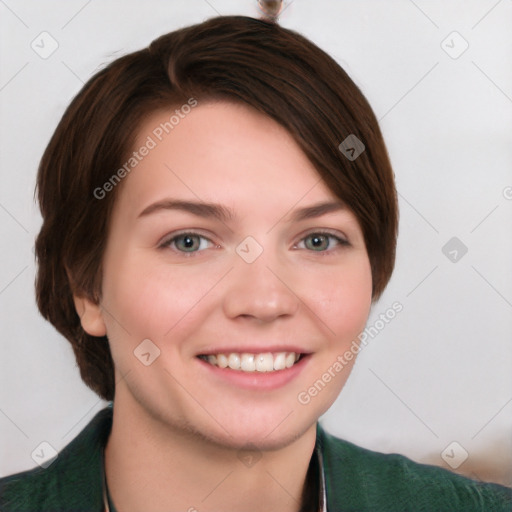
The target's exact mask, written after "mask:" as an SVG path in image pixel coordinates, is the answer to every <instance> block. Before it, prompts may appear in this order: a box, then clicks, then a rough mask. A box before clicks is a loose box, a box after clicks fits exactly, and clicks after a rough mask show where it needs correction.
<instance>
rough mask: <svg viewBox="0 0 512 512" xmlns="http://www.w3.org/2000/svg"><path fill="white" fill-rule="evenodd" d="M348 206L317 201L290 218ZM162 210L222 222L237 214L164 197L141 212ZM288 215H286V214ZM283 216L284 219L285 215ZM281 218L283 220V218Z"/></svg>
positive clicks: (143, 214) (316, 215) (298, 210)
mask: <svg viewBox="0 0 512 512" xmlns="http://www.w3.org/2000/svg"><path fill="white" fill-rule="evenodd" d="M346 209H347V207H346V205H345V204H344V203H343V202H342V201H329V202H322V203H317V204H314V205H311V206H306V207H304V208H299V209H297V210H295V211H294V212H293V214H292V217H291V219H290V221H291V222H300V221H303V220H307V219H313V218H316V217H321V216H322V215H326V214H328V213H333V212H337V211H341V210H346ZM162 210H181V211H184V212H188V213H191V214H193V215H196V216H198V217H204V218H209V217H213V218H215V219H217V220H220V221H222V222H228V221H230V220H232V219H233V218H234V217H235V215H234V213H233V211H232V210H231V209H229V208H226V207H225V206H222V205H220V204H215V203H205V202H203V201H184V200H179V199H164V200H162V201H158V202H156V203H152V204H150V205H149V206H147V207H146V208H145V209H144V210H143V211H142V212H141V213H140V214H139V218H140V217H145V216H147V215H151V214H152V213H155V212H159V211H162ZM285 216H286V215H285ZM285 216H283V217H282V219H283V218H284V217H285ZM282 219H281V220H282Z"/></svg>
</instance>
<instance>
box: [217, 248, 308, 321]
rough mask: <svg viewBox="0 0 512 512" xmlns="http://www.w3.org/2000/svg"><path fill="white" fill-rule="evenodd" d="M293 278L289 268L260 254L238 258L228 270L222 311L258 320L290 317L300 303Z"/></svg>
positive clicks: (226, 313) (234, 316)
mask: <svg viewBox="0 0 512 512" xmlns="http://www.w3.org/2000/svg"><path fill="white" fill-rule="evenodd" d="M293 280H294V278H293V277H292V275H291V272H290V268H289V267H288V268H286V267H283V266H278V265H277V264H276V262H269V261H268V260H267V259H266V258H264V257H263V256H260V257H259V258H258V259H257V260H256V261H254V262H252V263H246V262H245V261H242V260H241V259H240V260H239V261H237V262H236V264H235V268H234V269H233V271H232V272H230V273H229V283H228V287H227V290H226V293H225V295H224V300H223V309H224V313H225V315H226V316H227V317H228V318H232V319H235V318H247V319H253V320H254V321H258V322H260V323H268V322H272V321H274V320H276V319H278V318H286V317H292V316H293V315H295V314H296V313H297V311H298V309H299V306H300V299H299V298H298V297H297V295H296V294H295V292H294V282H293ZM295 285H296V283H295Z"/></svg>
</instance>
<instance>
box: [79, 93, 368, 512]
mask: <svg viewBox="0 0 512 512" xmlns="http://www.w3.org/2000/svg"><path fill="white" fill-rule="evenodd" d="M168 119H169V113H168V112H158V113H155V114H153V115H152V116H150V117H149V118H148V119H147V120H146V121H145V123H144V124H143V126H142V127H141V128H140V131H139V137H138V140H137V143H136V148H139V147H140V146H141V145H142V144H144V142H145V141H146V140H147V137H148V135H151V134H152V132H153V130H154V129H155V127H157V126H159V124H160V123H162V122H165V121H167V120H168ZM153 138H155V137H154V136H153ZM155 140H156V139H155ZM156 142H158V143H157V145H156V147H155V148H154V149H151V151H150V152H149V154H148V155H147V156H146V157H145V158H144V159H143V160H142V161H141V162H140V163H139V164H138V166H137V167H136V169H134V170H133V171H132V172H131V174H130V175H129V176H127V177H126V178H125V179H124V182H123V183H122V184H121V187H122V188H121V189H120V190H118V193H119V195H118V197H117V198H116V203H115V206H114V210H113V213H112V218H111V223H110V230H109V235H108V241H107V247H106V250H105V254H104V261H103V282H102V290H101V301H100V303H99V304H95V303H94V302H92V301H90V300H88V299H86V298H83V297H79V296H76V297H75V304H76V307H77V311H78V313H79V315H80V317H81V320H82V326H83V327H84V329H85V330H86V331H87V332H88V333H89V334H92V335H95V336H102V335H105V334H106V335H107V336H108V339H109V343H110V346H111V351H112V356H113V359H114V362H115V371H116V393H115V402H114V420H113V427H112V432H111V435H110V437H109V440H108V444H107V447H106V451H105V466H106V476H107V482H108V487H109V491H110V494H111V496H112V499H113V501H114V503H115V505H116V508H117V509H118V512H135V511H140V510H145V511H147V512H156V511H166V512H169V511H186V510H189V509H190V510H193V508H192V507H195V508H196V509H197V510H198V511H200V512H208V511H212V512H213V511H219V510H223V511H225V512H229V511H233V512H234V511H235V510H236V511H237V512H249V511H251V512H255V511H268V510H281V511H285V512H286V511H289V512H292V511H294V512H297V511H298V510H300V500H301V494H302V491H303V488H304V483H305V477H306V472H307V469H308V465H309V462H310V459H311V456H312V453H313V449H314V445H315V438H316V422H317V420H318V418H319V416H320V415H321V414H323V413H324V412H325V411H326V410H327V409H328V408H329V407H330V405H331V404H332V403H333V401H334V400H335V399H336V397H337V396H338V393H339V392H340V390H341V388H342V387H343V385H344V383H345V381H346V379H347V377H348V375H349V372H350V369H351V368H350V366H347V367H345V368H344V369H343V371H340V372H339V373H338V374H337V375H336V377H335V378H333V379H332V380H331V381H330V382H329V384H328V385H327V386H326V387H325V389H323V390H322V391H321V392H320V393H319V394H318V395H317V396H315V397H314V399H312V400H311V402H310V403H308V404H307V405H304V404H302V403H300V402H299V401H298V399H297V396H298V394H299V393H300V392H302V391H304V390H307V389H308V388H310V387H311V386H312V384H313V383H314V382H315V381H317V380H318V379H319V378H320V377H321V375H322V374H323V373H324V372H325V371H326V369H327V368H329V367H332V365H333V363H334V362H335V361H336V357H337V356H338V355H339V354H342V353H343V352H345V350H347V349H348V348H349V347H350V344H351V343H352V341H353V340H354V339H356V338H357V335H358V334H359V333H360V332H361V331H362V330H363V329H364V326H365V323H366V320H367V317H368V314H369V310H370V305H371V288H372V280H371V269H370V263H369V259H368V255H367V252H366V248H365V244H364V238H363V233H362V231H361V229H360V226H359V224H358V222H357V219H356V218H355V216H354V215H353V214H352V213H351V212H350V211H349V210H348V209H347V208H346V207H344V206H343V204H342V203H341V201H340V200H339V199H338V198H337V197H336V196H334V195H333V193H332V192H331V191H330V190H329V189H328V188H327V186H326V185H325V184H324V183H323V181H321V180H320V177H319V175H318V174H317V172H316V171H315V169H314V167H313V166H312V164H311V163H310V162H309V160H308V159H307V158H306V156H305V155H304V153H303V152H302V151H301V150H300V148H299V146H298V145H297V144H296V143H295V141H294V140H293V138H292V137H291V136H290V134H289V133H288V132H287V131H286V130H285V129H283V128H282V127H281V126H279V125H278V124H277V123H275V122H274V121H273V120H271V119H269V118H268V117H266V116H263V115H262V114H260V113H257V112H256V111H254V110H252V109H250V108H248V107H246V106H242V105H236V104H231V103H226V102H210V103H205V104H203V103H201V102H200V103H199V105H198V106H197V107H195V108H194V109H193V110H192V111H191V113H189V114H188V115H187V116H186V117H185V118H184V119H182V120H181V121H180V123H179V125H177V126H175V127H174V129H173V130H172V132H171V133H169V134H168V135H165V136H164V137H163V139H162V141H158V140H156ZM171 201H173V203H172V204H171V203H170V202H171ZM176 201H184V202H194V203H200V204H204V203H208V204H212V205H217V206H218V207H221V208H223V209H225V210H229V211H230V213H231V217H230V218H228V217H225V218H220V217H217V216H216V215H215V214H213V213H212V210H211V209H209V210H208V211H207V212H206V214H207V215H201V214H200V213H201V212H200V211H198V208H197V207H196V208H195V210H194V212H192V211H190V208H188V209H183V208H178V207H177V206H179V205H177V203H176ZM321 203H322V204H323V203H334V206H331V207H329V208H326V209H324V210H322V211H320V210H317V211H316V212H314V211H311V210H309V215H305V213H308V211H305V210H304V209H305V208H309V207H312V206H314V205H319V204H321ZM155 205H156V206H155ZM300 213H302V214H303V215H302V218H300V216H299V214H300ZM184 232H185V233H189V235H188V236H189V237H188V238H187V237H186V236H184V235H183V233H184ZM325 232H327V234H326V235H325V234H324V235H323V236H322V235H321V234H322V233H325ZM178 234H181V235H182V236H181V237H177V238H176V236H177V235H178ZM319 234H320V236H319ZM248 236H250V237H252V239H254V240H255V241H256V242H257V243H258V244H259V247H261V248H262V249H263V252H262V253H261V254H260V255H259V257H257V258H256V259H255V260H254V261H253V262H251V263H248V262H247V257H246V259H244V257H243V256H245V255H246V254H247V255H248V256H253V255H255V254H257V253H256V252H255V251H256V250H257V249H258V246H256V245H254V242H253V241H252V239H251V240H249V242H247V241H246V242H244V243H243V244H242V245H241V246H240V245H239V244H240V243H241V242H242V241H244V240H245V239H246V237H248ZM344 242H346V243H344ZM245 244H247V245H245ZM237 247H238V252H237ZM145 339H149V340H151V343H152V344H154V345H155V346H157V347H158V349H159V350H160V355H159V357H157V358H156V359H155V360H154V362H152V363H151V364H150V365H148V366H146V365H144V364H142V363H141V361H140V360H139V359H138V358H137V357H136V356H135V355H134V350H136V348H137V347H138V346H139V344H140V343H141V342H142V340H145ZM149 346H150V347H152V346H153V345H149ZM150 350H154V349H152V348H151V349H150ZM147 351H148V350H147V349H146V351H145V352H146V353H147ZM221 352H222V353H226V354H229V353H251V354H256V355H258V354H268V353H271V354H273V355H274V357H276V353H278V352H285V353H293V352H295V353H297V354H302V357H301V359H299V360H298V362H297V363H295V364H294V365H293V366H292V367H291V368H287V369H281V370H280V369H278V370H275V371H268V372H258V371H252V372H244V371H242V370H237V369H230V368H220V367H219V366H214V365H212V364H210V363H208V362H206V361H205V360H203V359H202V358H199V357H198V356H200V355H202V356H206V355H211V354H218V353H221ZM256 357H257V356H256ZM292 357H293V356H292ZM352 362H353V361H352ZM249 443H250V445H251V449H252V450H254V449H256V450H257V452H253V453H257V454H258V456H261V458H259V460H257V462H256V463H254V464H253V465H250V466H248V465H246V464H244V463H242V458H241V454H243V453H246V450H247V449H248V447H247V445H248V444H249ZM255 447H257V448H255Z"/></svg>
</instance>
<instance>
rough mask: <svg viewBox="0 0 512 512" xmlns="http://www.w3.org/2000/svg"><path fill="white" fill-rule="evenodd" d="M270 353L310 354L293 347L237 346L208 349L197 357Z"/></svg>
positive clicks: (307, 351)
mask: <svg viewBox="0 0 512 512" xmlns="http://www.w3.org/2000/svg"><path fill="white" fill-rule="evenodd" d="M267 352H272V353H274V354H276V353H278V352H294V353H296V354H310V353H311V351H309V350H304V349H302V348H299V347H297V346H295V345H267V346H254V345H249V346H245V345H244V346H242V347H240V346H237V347H219V348H212V349H210V348H208V349H204V350H203V351H201V352H198V353H197V355H198V356H208V355H211V354H232V353H235V354H264V353H267Z"/></svg>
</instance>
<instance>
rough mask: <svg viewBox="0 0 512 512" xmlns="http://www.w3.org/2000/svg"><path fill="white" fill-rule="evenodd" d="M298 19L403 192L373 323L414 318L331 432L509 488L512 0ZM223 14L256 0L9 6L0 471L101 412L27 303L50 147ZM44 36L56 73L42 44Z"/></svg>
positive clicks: (333, 416) (330, 2) (24, 1)
mask: <svg viewBox="0 0 512 512" xmlns="http://www.w3.org/2000/svg"><path fill="white" fill-rule="evenodd" d="M286 4H287V6H286V9H285V11H284V13H283V14H282V16H281V20H280V23H281V24H282V25H283V26H286V27H289V28H293V29H295V30H297V31H299V32H301V33H303V34H304V35H306V36H307V37H309V38H311V39H312V40H313V41H314V42H316V43H317V44H318V45H319V46H320V47H322V48H323V49H325V50H326V51H327V52H328V53H330V54H331V55H332V56H333V57H334V58H335V59H336V60H337V61H338V62H339V63H340V64H341V65H342V66H343V67H344V68H345V69H346V71H347V72H348V73H349V74H350V75H351V77H352V78H353V79H354V80H355V82H356V83H357V84H358V85H359V86H360V87H361V89H362V90H363V92H364V94H365V95H366V96H367V98H368V99H369V101H370V103H371V105H372V106H373V108H374V110H375V112H376V115H377V117H378V118H379V119H380V122H381V127H382V130H383V132H384V136H385V138H386V141H387V144H388V148H389V152H390V156H391V160H392V163H393V165H394V169H395V173H396V179H397V187H398V191H399V194H400V207H401V225H400V238H399V247H398V259H397V266H396V271H395V274H394V276H393V278H392V281H391V283H390V285H389V287H388V289H387V291H386V292H385V294H384V296H383V297H382V299H381V300H380V302H379V303H377V304H375V306H374V308H373V312H372V316H371V317H370V320H369V325H372V324H373V323H374V322H375V320H376V319H378V317H379V314H381V313H383V312H385V311H386V310H387V309H388V308H389V307H390V306H391V304H392V303H393V302H395V301H399V302H400V303H401V304H402V305H403V311H402V312H401V313H399V314H398V315H397V316H396V317H395V319H393V320H392V321H391V322H390V323H389V324H387V325H386V326H385V328H384V329H382V330H381V331H380V333H379V335H378V336H377V337H375V338H373V339H371V340H370V342H369V343H368V345H367V346H366V347H365V349H364V350H363V351H362V352H361V354H360V356H359V361H358V363H357V365H356V368H355V370H354V372H353V374H352V376H351V378H350V379H349V382H348V384H347V385H346V387H345V389H344V391H343V392H342V394H341V396H340V398H339V400H338V401H337V402H336V404H335V405H334V406H333V407H332V409H331V410H330V411H329V412H328V413H327V414H326V415H325V416H324V418H323V423H324V426H325V427H326V428H327V429H328V430H329V431H331V432H332V433H334V434H336V435H338V436H340V437H343V438H346V439H348V440H350V441H353V442H356V443H358V444H360V445H362V446H365V447H368V448H371V449H375V450H379V451H383V452H400V453H403V454H406V455H408V456H409V457H411V458H413V459H415V460H418V461H424V462H429V463H434V464H439V465H442V466H444V467H449V465H448V464H447V462H446V460H448V461H450V462H451V463H452V465H454V462H453V461H455V462H456V461H460V460H461V458H462V457H463V455H464V453H465V452H464V450H465V451H466V452H467V453H468V455H469V458H468V459H467V460H466V461H465V462H464V463H463V464H462V465H461V466H460V468H459V469H458V470H459V471H461V472H465V473H467V474H470V475H473V476H474V477H475V478H482V479H491V480H499V481H501V482H505V483H508V484H509V485H512V476H511V475H512V471H511V469H512V455H511V453H512V436H511V434H512V428H511V426H512V385H511V384H512V382H511V381H512V377H511V375H512V374H511V370H512V343H511V341H512V272H511V263H512V236H511V233H512V200H511V199H512V172H511V169H512V166H511V164H512V144H511V133H510V128H511V126H512V124H511V120H512V69H511V65H510V63H511V62H512V59H511V55H512V32H511V31H510V27H511V26H512V23H511V21H512V1H510V0H501V1H496V0H480V1H475V0H473V1H467V0H465V1H462V0H461V1H446V0H432V1H426V0H415V1H414V2H413V1H412V0H386V1H383V0H372V1H370V0H360V1H359V2H354V1H353V0H344V1H339V0H314V1H313V0H295V1H293V2H289V1H288V2H286ZM217 14H246V15H253V16H258V15H259V14H258V10H257V7H256V2H255V1H251V0H236V1H235V0H187V1H184V0H183V1H179V0H172V1H171V0H166V1H157V0H153V1H150V0H146V1H144V2H142V1H136V0H130V1H127V0H124V1H122V2H121V1H114V0H89V1H87V0H68V1H66V2H58V1H49V0H47V1H45V2H38V1H35V0H31V1H28V0H18V1H14V0H0V37H1V50H0V51H1V69H0V113H1V125H0V141H1V147H0V149H1V153H0V158H1V161H0V237H1V240H2V251H1V254H0V322H1V324H0V325H1V344H2V345H1V367H0V371H1V377H0V378H1V386H0V431H1V442H0V443H1V444H0V446H1V457H0V475H6V474H9V473H12V472H14V471H19V470H23V469H27V468H29V467H33V466H34V465H35V463H34V461H33V459H32V458H31V453H32V452H33V450H34V449H36V447H38V446H39V444H40V443H41V442H43V441H46V442H48V443H50V444H51V445H52V446H53V447H55V448H56V449H60V448H62V447H63V446H64V445H66V444H67V443H68V442H69V441H71V439H72V438H73V437H74V436H75V435H77V434H78V432H79V431H80V430H81V429H82V428H83V427H84V426H85V424H86V423H87V421H88V420H89V419H90V418H91V417H92V416H93V415H94V413H95V412H96V411H97V410H99V409H100V408H102V407H104V405H105V403H104V402H102V401H101V400H99V399H98V397H97V396H96V395H94V394H93V393H92V392H91V391H90V390H88V388H86V387H85V386H84V385H83V384H82V382H81V380H80V377H79V374H78V370H77V368H76V365H75V362H74V358H73V355H72V351H71V348H70V346H69V344H68V343H67V341H65V340H64V339H63V338H62V337H61V336H59V335H58V334H57V333H56V332H55V331H54V329H53V328H52V326H51V325H49V324H47V323H46V322H45V321H43V320H42V319H41V318H40V316H39V314H38V312H37V310H36V307H35V303H34V292H33V281H34V261H33V252H32V247H33V242H34V237H35V235H36V233H37V231H38V228H39V225H40V217H39V215H38V211H37V208H36V206H35V205H34V202H33V189H34V182H35V174H36V169H37V165H38V161H39V159H40V157H41V155H42V153H43V150H44V148H45V146H46V144H47V143H48V140H49V138H50V136H51V134H52V132H53V130H54V129H55V127H56V125H57V123H58V121H59V119H60V116H61V115H62V113H63V111H64V109H65V107H66V105H67V104H68V103H69V101H70V100H71V98H72V97H73V96H74V95H75V94H76V93H77V92H78V90H79V89H80V88H81V87H82V85H83V83H84V82H85V81H86V80H87V79H88V78H89V77H90V76H91V75H92V74H93V73H94V72H95V71H97V70H98V69H99V68H100V67H101V66H102V65H103V64H105V63H108V62H110V61H111V60H112V59H113V58H115V57H118V56H120V55H122V54H125V53H127V52H130V51H132V50H136V49H139V48H141V47H144V46H146V45H147V44H149V42H150V41H151V40H153V39H154V38H155V37H157V36H158V35H161V34H163V33H166V32H169V31H171V30H174V29H176V28H178V27H181V26H185V25H189V24H192V23H196V22H201V21H203V20H204V19H206V18H209V17H212V16H215V15H217ZM44 31H46V32H48V33H49V34H50V35H51V37H49V36H47V35H42V36H41V35H40V34H41V32H44ZM454 31H456V32H457V33H458V34H453V32H454ZM52 39H54V40H55V41H56V42H57V43H58V48H57V49H56V51H55V52H54V53H53V54H52V55H50V56H48V57H47V58H46V59H43V58H41V57H40V56H39V55H38V54H37V53H36V52H35V51H34V50H33V49H32V47H31V44H33V46H35V47H36V48H38V51H39V52H40V53H41V52H42V53H44V52H48V51H49V50H50V49H51V44H52ZM443 41H444V42H443ZM32 42H33V43H32ZM466 44H468V45H469V46H468V48H467V49H466V51H464V53H462V54H461V55H458V54H459V53H460V52H461V51H462V50H463V49H464V47H465V45H466ZM454 57H457V58H454ZM340 142H341V141H340ZM452 237H457V238H458V239H459V240H460V242H461V243H463V244H464V245H465V246H466V247H467V249H468V252H467V254H465V255H464V256H462V257H461V256H460V255H461V254H462V253H461V251H460V248H459V249H457V248H456V249H455V250H457V251H458V252H457V254H456V256H457V258H458V260H457V261H456V262H453V261H450V259H449V258H448V257H447V256H445V254H444V253H443V252H442V248H443V246H444V245H445V244H446V243H447V242H448V241H449V240H450V239H451V238H452ZM451 250H453V248H451V247H449V248H448V250H446V251H445V252H447V253H448V256H450V257H451V258H453V257H454V256H455V253H453V252H452V254H451V255H450V254H449V251H451ZM454 441H456V442H457V443H458V444H456V445H451V446H450V447H449V448H448V450H447V451H445V460H443V458H442V457H441V453H442V452H443V451H444V450H445V448H447V447H448V446H449V445H450V444H451V443H452V442H454ZM452 450H453V451H452ZM446 454H447V455H448V457H447V456H446Z"/></svg>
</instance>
